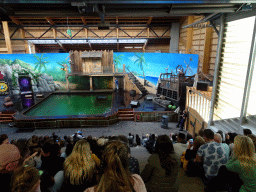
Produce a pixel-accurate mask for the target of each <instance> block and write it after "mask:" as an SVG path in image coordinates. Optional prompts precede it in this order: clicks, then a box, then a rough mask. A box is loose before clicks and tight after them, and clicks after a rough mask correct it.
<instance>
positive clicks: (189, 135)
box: [186, 133, 193, 141]
mask: <svg viewBox="0 0 256 192" xmlns="http://www.w3.org/2000/svg"><path fill="white" fill-rule="evenodd" d="M189 139H193V136H192V135H191V134H190V133H187V138H186V141H188V140H189Z"/></svg>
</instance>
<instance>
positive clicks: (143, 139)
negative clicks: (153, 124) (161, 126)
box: [141, 134, 149, 147]
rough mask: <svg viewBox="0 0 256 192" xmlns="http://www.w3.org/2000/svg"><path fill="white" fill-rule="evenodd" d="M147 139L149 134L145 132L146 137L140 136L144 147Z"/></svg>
mask: <svg viewBox="0 0 256 192" xmlns="http://www.w3.org/2000/svg"><path fill="white" fill-rule="evenodd" d="M148 140H149V134H146V137H145V136H142V142H141V143H142V145H143V146H144V147H146V143H147V141H148Z"/></svg>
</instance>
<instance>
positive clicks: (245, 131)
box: [243, 129, 252, 136]
mask: <svg viewBox="0 0 256 192" xmlns="http://www.w3.org/2000/svg"><path fill="white" fill-rule="evenodd" d="M243 132H244V135H246V136H247V135H250V134H252V131H251V129H243Z"/></svg>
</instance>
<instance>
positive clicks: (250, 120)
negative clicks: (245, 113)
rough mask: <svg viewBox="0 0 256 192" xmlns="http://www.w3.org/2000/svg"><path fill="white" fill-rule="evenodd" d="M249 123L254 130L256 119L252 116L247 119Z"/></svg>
mask: <svg viewBox="0 0 256 192" xmlns="http://www.w3.org/2000/svg"><path fill="white" fill-rule="evenodd" d="M247 122H248V123H249V124H250V125H251V126H252V127H254V128H256V117H255V116H251V117H248V118H247Z"/></svg>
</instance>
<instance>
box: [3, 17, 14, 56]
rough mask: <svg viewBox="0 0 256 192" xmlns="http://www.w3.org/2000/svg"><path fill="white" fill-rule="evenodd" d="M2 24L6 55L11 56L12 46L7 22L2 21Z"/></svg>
mask: <svg viewBox="0 0 256 192" xmlns="http://www.w3.org/2000/svg"><path fill="white" fill-rule="evenodd" d="M2 24H3V29H4V38H5V44H6V47H7V51H8V54H12V44H11V38H10V33H9V27H8V22H7V21H2Z"/></svg>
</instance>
